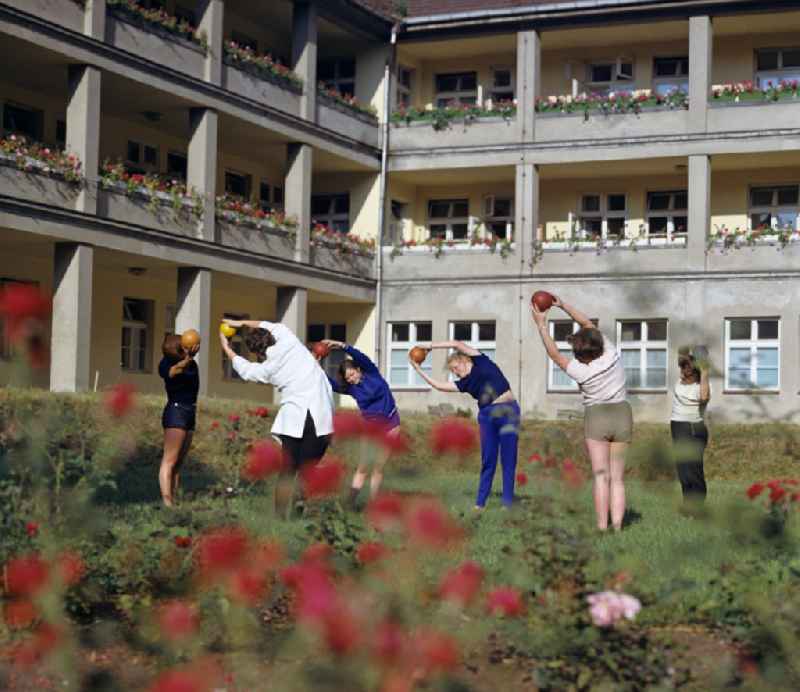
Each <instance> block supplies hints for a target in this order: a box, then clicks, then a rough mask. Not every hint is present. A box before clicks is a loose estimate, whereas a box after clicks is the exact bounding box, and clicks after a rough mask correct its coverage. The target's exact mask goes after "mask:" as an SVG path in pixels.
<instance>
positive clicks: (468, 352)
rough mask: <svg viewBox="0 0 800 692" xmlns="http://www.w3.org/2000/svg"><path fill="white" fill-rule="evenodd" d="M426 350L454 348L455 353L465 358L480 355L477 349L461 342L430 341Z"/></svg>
mask: <svg viewBox="0 0 800 692" xmlns="http://www.w3.org/2000/svg"><path fill="white" fill-rule="evenodd" d="M428 348H454V349H455V350H456V351H458V352H459V353H463V354H464V355H465V356H479V355H481V352H480V351H479V350H478V349H476V348H472V346H468V345H467V344H465V343H464V342H463V341H432V342H431V345H430V346H429V347H428Z"/></svg>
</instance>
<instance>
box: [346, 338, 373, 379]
mask: <svg viewBox="0 0 800 692" xmlns="http://www.w3.org/2000/svg"><path fill="white" fill-rule="evenodd" d="M344 352H345V353H346V354H347V355H348V356H350V357H351V358H352V359H353V362H354V363H355V364H356V365H357V366H358V367H359V368H361V369H362V370H363V371H364V372H377V370H378V367H377V366H376V365H375V363H373V362H372V360H370V358H369V357H368V356H365V355H364V354H363V353H361V351H359V350H358V349H357V348H355V347H353V346H348V345H347V344H345V345H344Z"/></svg>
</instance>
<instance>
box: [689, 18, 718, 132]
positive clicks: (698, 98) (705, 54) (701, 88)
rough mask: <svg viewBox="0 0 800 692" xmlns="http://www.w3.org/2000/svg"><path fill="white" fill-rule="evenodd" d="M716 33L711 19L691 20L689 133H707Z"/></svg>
mask: <svg viewBox="0 0 800 692" xmlns="http://www.w3.org/2000/svg"><path fill="white" fill-rule="evenodd" d="M713 56H714V31H713V25H712V24H711V17H690V18H689V132H705V131H706V115H707V113H708V100H709V95H710V93H711V69H712V63H713Z"/></svg>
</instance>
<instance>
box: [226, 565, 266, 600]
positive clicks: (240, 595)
mask: <svg viewBox="0 0 800 692" xmlns="http://www.w3.org/2000/svg"><path fill="white" fill-rule="evenodd" d="M228 586H229V588H230V592H231V596H233V597H234V598H235V599H237V600H239V601H241V602H242V603H245V604H246V605H251V606H255V605H258V604H259V603H260V602H261V601H262V600H263V598H264V592H265V591H266V589H267V581H266V578H265V577H264V574H263V572H260V571H257V570H255V569H253V568H252V567H240V568H239V569H237V570H236V571H235V572H234V573H233V574H232V575H231V578H230V582H229V584H228Z"/></svg>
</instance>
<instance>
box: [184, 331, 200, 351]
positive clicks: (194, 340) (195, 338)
mask: <svg viewBox="0 0 800 692" xmlns="http://www.w3.org/2000/svg"><path fill="white" fill-rule="evenodd" d="M199 345H200V332H198V331H197V330H196V329H187V330H186V331H185V332H184V333H183V334H181V346H183V348H184V349H186V350H187V351H188V350H189V349H190V348H194V347H195V346H199Z"/></svg>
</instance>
